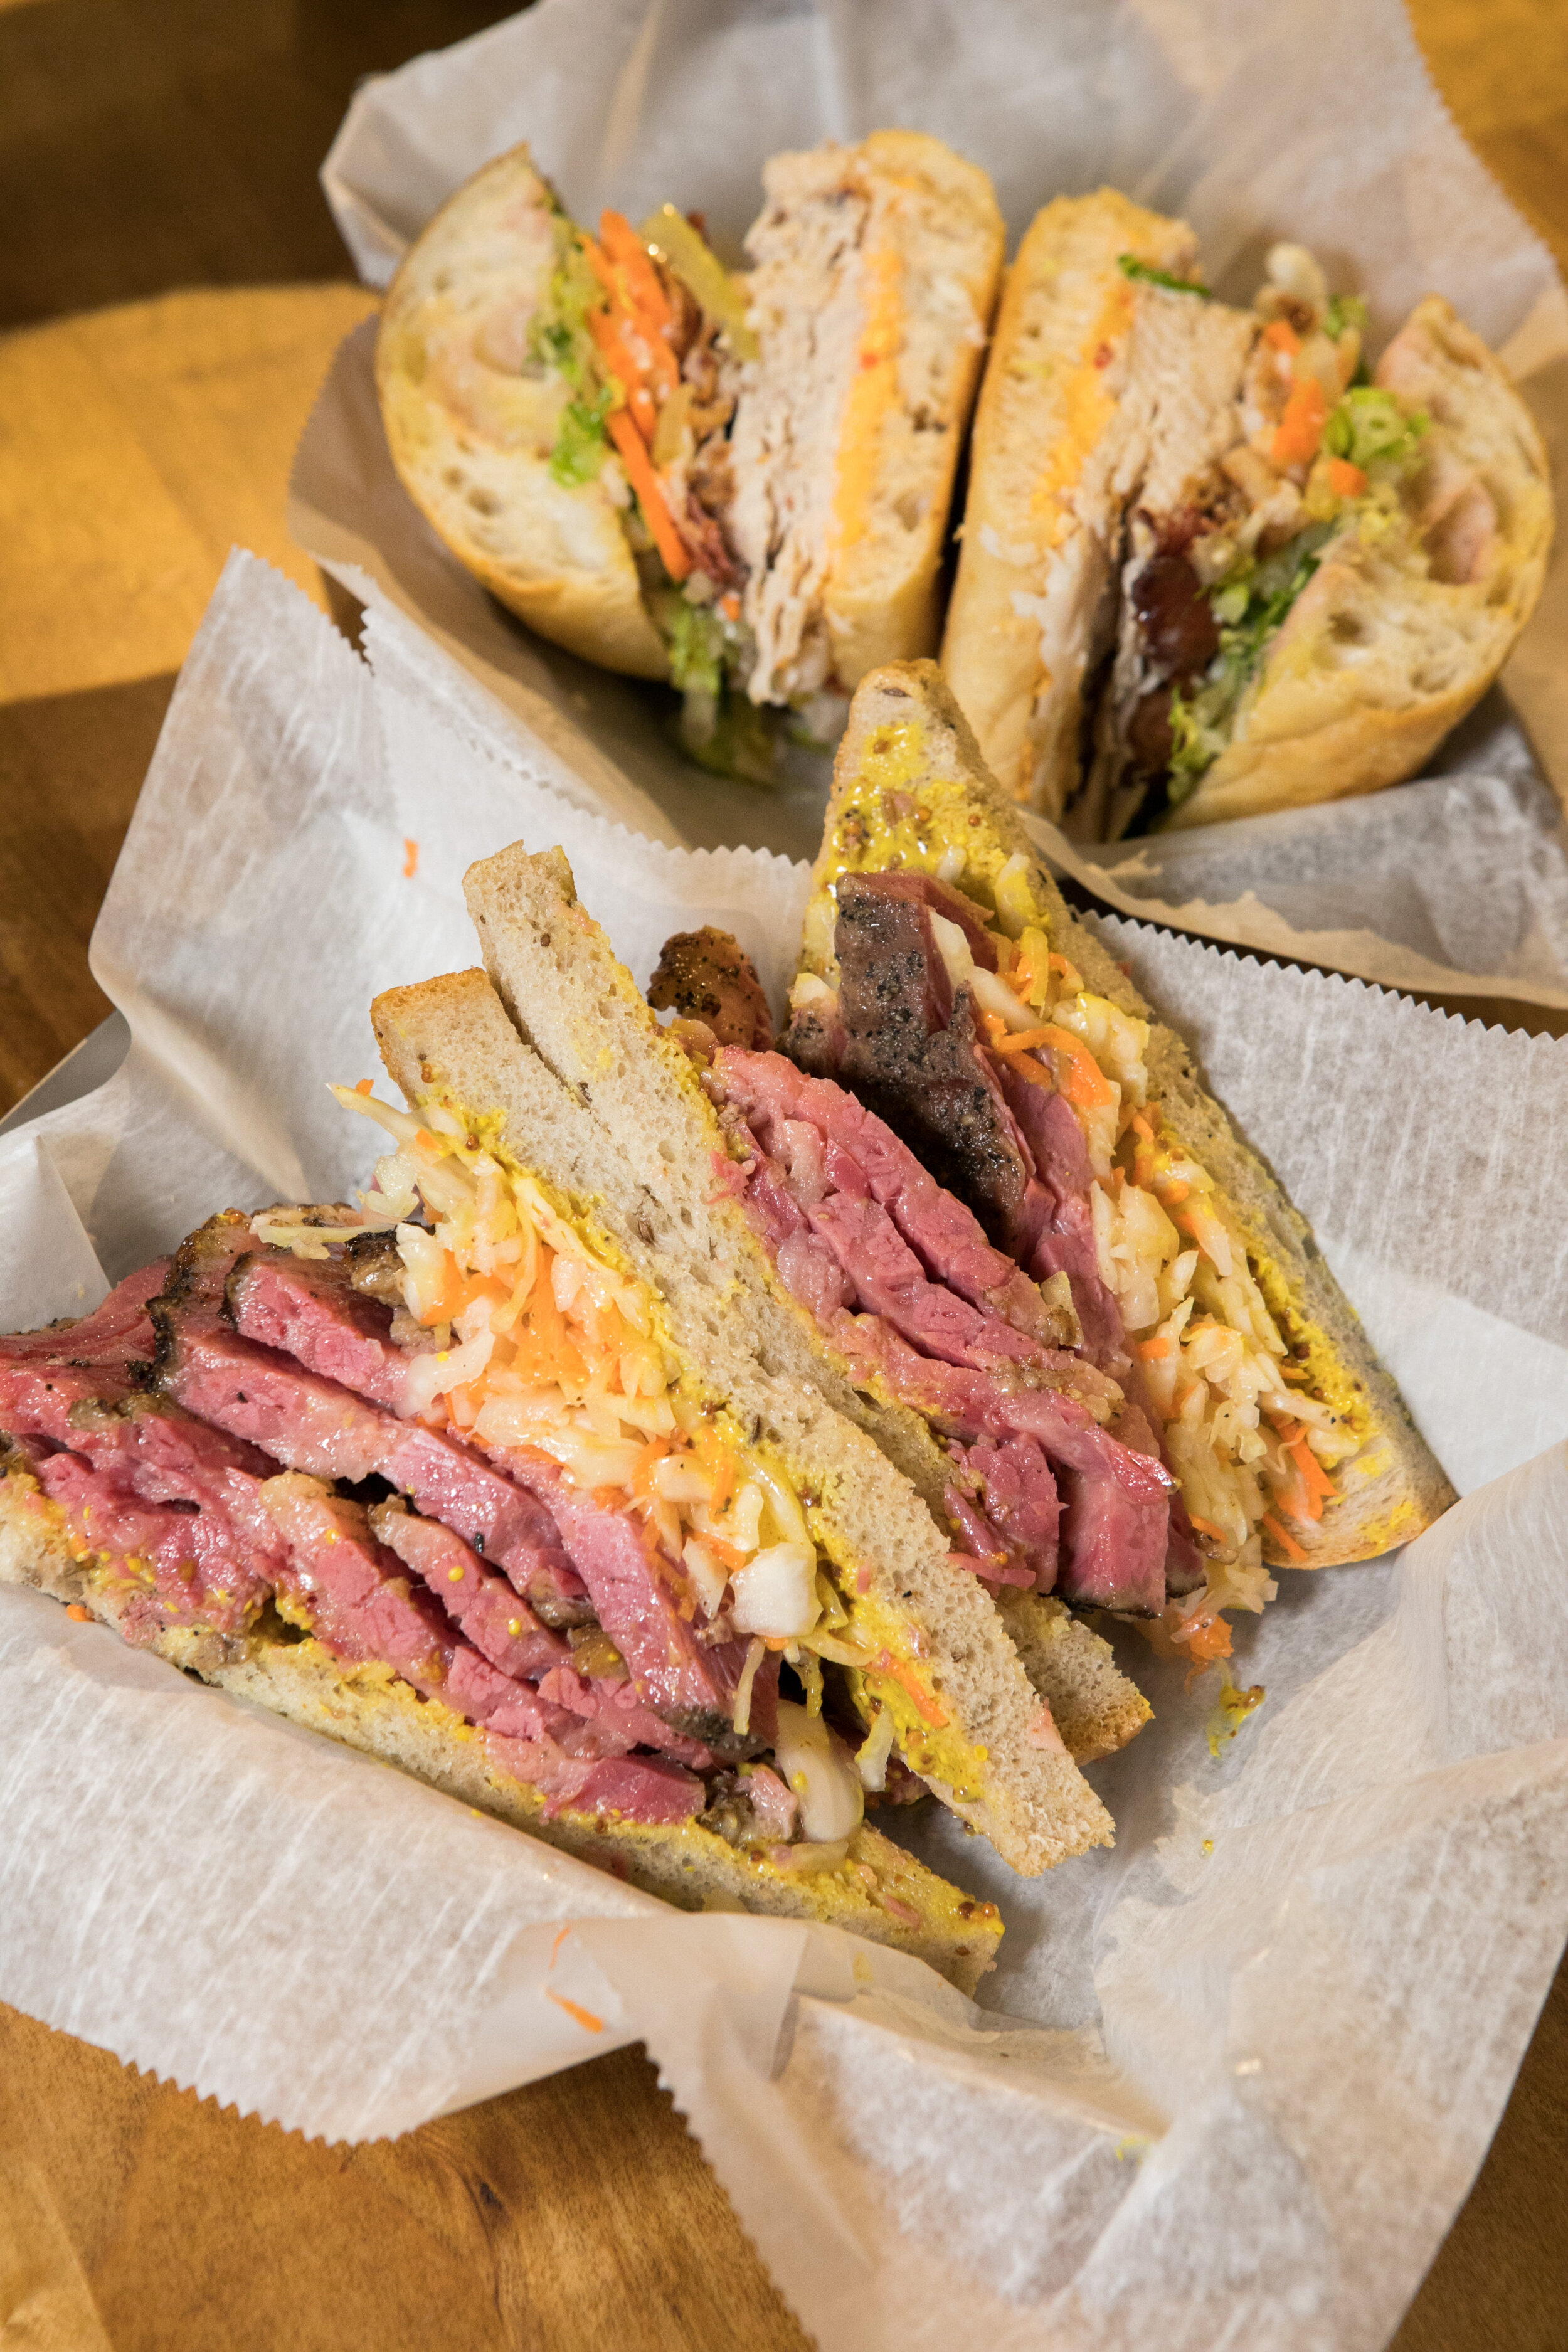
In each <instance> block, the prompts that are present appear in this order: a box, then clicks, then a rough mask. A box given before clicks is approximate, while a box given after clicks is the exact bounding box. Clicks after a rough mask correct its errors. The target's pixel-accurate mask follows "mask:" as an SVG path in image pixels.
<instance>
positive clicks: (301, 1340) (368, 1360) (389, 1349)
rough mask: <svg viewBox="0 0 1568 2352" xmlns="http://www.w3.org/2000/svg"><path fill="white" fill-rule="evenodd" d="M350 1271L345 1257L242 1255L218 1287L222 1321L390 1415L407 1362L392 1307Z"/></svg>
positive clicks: (267, 1251)
mask: <svg viewBox="0 0 1568 2352" xmlns="http://www.w3.org/2000/svg"><path fill="white" fill-rule="evenodd" d="M353 1274H354V1268H353V1264H352V1263H351V1261H350V1260H349V1259H347V1258H346V1257H338V1258H326V1259H315V1258H309V1259H307V1258H299V1257H295V1256H294V1255H292V1254H291V1253H290V1252H289V1251H288V1250H282V1249H258V1250H248V1251H247V1252H246V1254H245V1255H244V1256H242V1257H240V1258H237V1260H236V1262H235V1265H234V1269H233V1271H232V1273H231V1274H230V1275H229V1276H228V1278H227V1281H226V1285H225V1290H224V1296H225V1302H226V1307H227V1309H228V1315H229V1319H230V1320H231V1322H232V1323H233V1325H234V1328H235V1329H236V1330H237V1331H238V1332H240V1333H241V1334H242V1335H243V1336H244V1337H245V1338H246V1339H255V1340H258V1341H259V1343H260V1344H261V1346H263V1347H264V1348H276V1349H279V1350H280V1351H281V1352H282V1353H283V1354H284V1355H288V1356H294V1357H297V1358H298V1360H299V1361H300V1363H301V1364H304V1365H306V1366H308V1367H309V1369H310V1370H311V1371H313V1372H320V1373H321V1377H322V1378H323V1379H324V1380H329V1381H338V1382H339V1383H340V1384H341V1386H342V1387H343V1388H345V1389H353V1390H354V1391H356V1392H357V1393H358V1394H359V1395H360V1396H363V1397H369V1398H370V1400H371V1402H373V1403H374V1404H384V1405H386V1406H388V1407H390V1409H391V1410H392V1411H393V1412H397V1411H398V1409H399V1407H400V1406H401V1404H402V1402H403V1393H404V1389H405V1384H406V1381H407V1378H408V1368H409V1364H410V1362H411V1360H412V1359H411V1358H410V1357H409V1356H408V1355H407V1354H406V1353H405V1350H404V1349H401V1348H399V1347H398V1346H397V1345H396V1344H395V1341H394V1340H393V1338H392V1318H393V1309H392V1308H391V1307H386V1306H384V1305H383V1303H382V1301H381V1300H380V1299H379V1298H374V1297H368V1296H367V1295H366V1294H365V1292H364V1291H363V1289H362V1288H361V1287H360V1286H358V1284H356V1283H355V1281H354V1279H353Z"/></svg>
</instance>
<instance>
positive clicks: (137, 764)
mask: <svg viewBox="0 0 1568 2352" xmlns="http://www.w3.org/2000/svg"><path fill="white" fill-rule="evenodd" d="M501 13H504V12H503V11H501V10H499V9H490V8H487V7H483V6H471V5H468V6H465V5H457V0H303V4H302V0H250V5H248V6H247V7H246V8H245V9H237V8H227V7H226V8H209V9H202V8H194V7H192V6H191V5H189V0H24V5H12V0H0V208H3V210H4V215H5V219H6V222H7V233H6V235H5V237H4V238H0V329H9V330H11V332H9V333H8V334H6V335H5V336H4V337H3V338H0V526H3V527H0V614H3V615H4V627H3V628H0V807H3V808H4V811H5V820H6V821H5V824H4V825H3V826H0V1108H5V1104H6V1103H8V1102H10V1101H11V1100H14V1099H15V1098H16V1097H17V1096H19V1095H20V1094H22V1093H24V1092H25V1091H26V1088H27V1087H29V1086H31V1085H32V1084H33V1083H35V1082H36V1080H37V1079H38V1078H39V1077H41V1076H43V1075H44V1073H45V1072H46V1071H47V1069H48V1068H49V1067H50V1066H52V1064H53V1063H54V1062H55V1061H57V1060H58V1058H59V1056H60V1055H61V1054H63V1053H64V1052H66V1051H67V1050H68V1048H69V1047H70V1046H71V1045H74V1044H75V1043H76V1042H77V1041H78V1040H79V1038H80V1037H81V1036H83V1035H85V1034H86V1033H87V1032H88V1030H89V1029H90V1028H91V1027H92V1026H93V1025H94V1024H96V1023H97V1022H98V1021H99V1020H100V1019H101V1018H102V1016H103V1014H104V1013H105V1012H106V1011H107V1010H108V1007H107V1004H106V1003H105V1001H104V1000H103V998H102V997H101V995H100V993H99V992H98V990H97V989H96V987H95V986H94V984H93V982H92V981H91V978H90V975H89V972H88V970H87V954H86V950H87V941H88V938H89V933H90V930H91V927H92V922H93V919H94V917H95V915H96V912H97V908H98V905H99V902H100V898H101V896H102V893H103V889H104V887H105V884H106V883H107V880H108V877H109V874H110V869H111V867H112V865H113V862H114V858H115V856H116V854H117V852H118V848H119V845H120V841H121V836H122V835H123V832H124V828H125V825H126V824H127V823H128V821H129V818H130V815H131V812H132V807H133V805H134V803H135V796H136V792H137V788H138V786H139V784H140V782H141V779H142V773H143V772H144V770H145V767H146V764H147V761H148V758H149V756H150V754H151V751H152V748H153V742H154V740H155V738H156V734H157V730H158V727H159V725H160V723H161V721H162V718H163V710H164V708H165V706H166V704H167V700H168V696H169V693H170V691H171V688H172V685H173V675H174V670H175V668H176V667H177V666H178V663H179V661H180V659H181V657H182V656H183V654H184V648H185V646H186V644H187V643H188V641H189V637H190V634H191V632H192V630H193V628H194V627H195V623H196V620H197V619H198V617H199V615H200V613H201V610H202V608H203V606H204V605H205V601H206V598H207V595H208V593H210V590H211V587H212V584H213V582H214V581H215V580H216V574H217V571H218V569H219V567H220V565H221V563H222V561H223V558H224V555H225V553H226V550H227V548H228V546H229V544H230V543H231V541H243V542H244V543H245V544H247V545H248V546H251V547H254V548H256V549H258V551H260V552H261V553H263V554H265V555H267V556H268V557H269V558H270V560H272V561H273V562H277V563H279V565H281V566H282V568H284V569H285V570H288V571H289V572H292V574H293V575H294V576H295V577H296V578H297V579H299V580H300V582H301V584H302V585H305V586H306V587H307V588H309V589H310V590H311V591H312V592H313V593H320V583H319V582H317V581H316V580H315V579H314V576H313V574H312V573H311V572H310V568H309V567H308V566H307V565H306V564H305V562H304V561H303V559H302V558H301V557H300V555H299V553H298V551H295V550H292V549H291V548H289V546H288V544H287V542H286V541H285V539H284V537H283V527H282V491H283V483H284V479H285V477H286V474H287V469H288V464H289V456H290V454H291V451H292V448H293V445H294V441H295V439H296V437H297V436H298V433H299V431H300V427H301V425H303V422H304V419H305V416H306V415H307V414H308V412H309V408H310V402H311V400H312V399H313V397H314V394H315V392H316V389H317V387H318V385H319V383H320V380H321V374H322V373H323V371H324V368H325V364H326V361H327V358H328V356H329V354H330V352H331V348H332V345H333V344H334V343H335V341H336V340H337V338H338V336H339V335H340V334H341V333H342V331H344V329H345V328H346V327H347V326H348V325H350V324H352V323H353V321H354V320H357V319H358V318H359V317H360V316H362V315H363V310H364V308H365V304H366V299H367V298H366V297H365V296H364V295H363V293H362V292H361V291H359V290H358V289H355V288H353V287H352V286H349V285H347V284H344V283H342V282H341V281H342V278H343V277H344V269H343V262H342V253H341V249H340V248H339V247H338V245H337V241H336V238H335V234H334V232H333V230H332V228H331V222H330V219H329V218H328V216H327V214H326V210H325V207H324V205H322V203H321V196H320V194H319V191H318V189H317V187H316V184H315V178H314V174H315V169H316V165H317V163H318V162H319V160H320V157H321V153H322V152H324V150H325V147H326V144H327V142H328V140H329V139H330V137H331V132H332V131H333V130H334V129H335V127H336V124H337V122H338V121H339V119H340V117H341V115H342V110H343V107H344V105H345V104H346V102H347V100H348V96H349V94H350V91H351V89H352V87H353V82H354V80H355V79H357V77H358V76H359V75H360V74H362V73H363V72H365V71H368V70H373V69H375V68H383V67H386V66H390V65H392V64H395V63H397V62H398V61H400V60H401V58H404V57H406V56H409V55H412V54H414V53H415V52H416V51H417V50H418V49H420V48H424V47H436V46H440V45H442V44H444V43H446V42H447V41H450V40H455V39H458V38H460V37H462V36H463V35H464V34H465V33H467V32H468V31H471V30H473V29H475V28H477V26H479V25H481V24H483V23H486V22H489V21H491V20H492V18H493V17H494V16H497V15H500V14H501ZM1413 13H1414V16H1415V23H1416V28H1417V32H1418V34H1419V37H1420V38H1421V40H1422V42H1423V45H1424V47H1425V48H1426V55H1427V57H1428V59H1429V61H1430V62H1431V64H1432V66H1433V68H1434V71H1435V73H1436V77H1437V79H1438V81H1439V83H1440V86H1441V87H1442V89H1443V91H1444V94H1445V96H1446V98H1447V101H1448V103H1449V105H1450V107H1451V108H1452V110H1453V111H1454V113H1455V115H1456V117H1457V119H1458V121H1459V124H1460V126H1461V128H1462V129H1463V130H1465V131H1466V132H1467V133H1468V136H1469V137H1470V139H1471V141H1472V142H1473V143H1474V144H1475V146H1476V147H1477V149H1478V150H1479V152H1480V154H1481V155H1482V157H1483V159H1484V160H1485V161H1486V162H1487V163H1488V164H1489V166H1490V168H1491V170H1492V171H1493V172H1494V173H1495V174H1496V175H1497V177H1498V178H1499V179H1500V181H1501V182H1502V184H1504V185H1505V187H1507V188H1508V190H1509V192H1510V194H1512V195H1513V197H1514V199H1515V201H1516V202H1518V203H1519V204H1520V205H1521V207H1522V209H1524V211H1525V212H1526V213H1527V214H1528V215H1530V217H1531V219H1532V220H1533V221H1534V223H1535V225H1536V226H1537V227H1538V228H1539V229H1540V230H1541V232H1542V234H1543V235H1544V236H1546V237H1547V238H1548V240H1549V241H1550V242H1551V243H1552V246H1553V247H1554V249H1555V251H1556V253H1557V255H1558V257H1559V259H1560V261H1563V262H1564V264H1565V265H1568V169H1565V163H1568V9H1565V8H1564V7H1563V5H1562V0H1418V5H1416V6H1415V9H1414V12H1413ZM276 281H283V282H282V283H278V282H276ZM300 281H305V282H300ZM333 281H338V282H333ZM190 289H198V290H195V291H191V290H190ZM104 304H111V305H114V306H115V307H114V308H112V309H108V310H101V309H100V310H93V307H92V306H96V305H104ZM88 310H91V311H92V315H89V316H85V317H84V316H79V315H76V314H79V313H81V312H83V311H88ZM1497 1010H1498V1011H1499V1012H1500V1013H1502V1015H1503V1017H1505V1018H1510V1017H1511V1018H1513V1019H1519V1018H1521V1015H1520V1014H1519V1013H1517V1012H1513V1013H1510V1009H1509V1008H1497ZM1522 1017H1523V1018H1524V1019H1526V1020H1528V1019H1529V1018H1530V1017H1531V1016H1529V1015H1528V1014H1525V1015H1523V1016H1522ZM1553 1025H1555V1024H1553ZM0 1930H3V1923H0ZM1456 2031H1460V2032H1462V2031H1463V2021H1462V2020H1456ZM1565 2151H1568V1968H1565V1969H1564V1970H1563V1972H1562V1973H1560V1975H1559V1977H1558V1980H1557V1983H1556V1985H1555V1987H1554V1989H1553V1990H1552V1995H1551V1997H1550V1999H1549V2000H1548V2002H1547V2005H1546V2008H1545V2011H1543V2014H1542V2020H1541V2022H1540V2025H1539V2027H1538V2029H1537V2032H1536V2035H1535V2040H1534V2042H1533V2044H1532V2046H1531V2052H1530V2053H1529V2056H1528V2057H1527V2059H1526V2062H1525V2065H1524V2069H1523V2071H1522V2073H1521V2076H1520V2080H1519V2083H1518V2084H1517V2086H1516V2088H1515V2091H1514V2095H1513V2097H1512V2100H1511V2102H1510V2106H1509V2109H1508V2112H1507V2114H1506V2116H1504V2119H1503V2122H1502V2125H1501V2126H1500V2130H1499V2133H1498V2136H1497V2138H1496V2141H1495V2142H1494V2144H1493V2147H1492V2149H1491V2152H1490V2154H1489V2158H1488V2159H1487V2162H1486V2164H1485V2166H1484V2168H1482V2171H1481V2173H1480V2175H1479V2179H1478V2181H1477V2183H1476V2186H1475V2189H1474V2190H1473V2192H1472V2194H1471V2196H1470V2198H1469V2200H1468V2203H1467V2204H1466V2206H1465V2208H1464V2210H1462V2212H1461V2213H1460V2215H1459V2217H1458V2221H1457V2222H1456V2224H1455V2227H1454V2229H1453V2231H1451V2232H1450V2234H1449V2237H1448V2239H1447V2242H1446V2244H1445V2245H1444V2247H1443V2249H1442V2251H1441V2252H1440V2253H1439V2255H1438V2258H1437V2261H1436V2264H1435V2266H1434V2268H1433V2270H1432V2272H1431V2273H1430V2275H1429V2277H1428V2278H1427V2280H1426V2284H1425V2286H1424V2287H1423V2289H1422V2291H1421V2293H1420V2294H1419V2295H1418V2297H1417V2298H1416V2301H1415V2305H1414V2306H1413V2308H1412V2310H1411V2312H1410V2313H1409V2315H1408V2316H1407V2317H1406V2320H1405V2324H1404V2326H1403V2327H1402V2328H1401V2330H1400V2332H1399V2335H1398V2336H1397V2338H1396V2339H1395V2352H1493V2347H1509V2352H1564V2347H1568V2245H1565V2244H1564V2242H1563V2241H1564V2233H1563V2228H1562V2216H1563V2210H1564V2207H1565V2201H1568V2154H1565ZM433 2342H434V2343H439V2344H440V2345H442V2346H444V2347H453V2352H490V2347H496V2352H502V2347H505V2352H512V2347H519V2352H521V2347H528V2352H535V2347H538V2348H539V2352H600V2347H603V2348H604V2352H728V2347H732V2346H736V2345H743V2346H745V2347H747V2352H801V2347H802V2346H803V2345H804V2343H805V2338H804V2337H803V2336H802V2335H801V2332H800V2330H799V2328H798V2326H796V2324H795V2320H794V2319H793V2317H792V2316H791V2315H790V2314H789V2313H788V2311H787V2310H786V2309H785V2308H784V2305H783V2303H782V2302H781V2300H780V2298H779V2297H778V2295H777V2294H775V2293H774V2291H773V2288H772V2286H771V2284H770V2283H769V2281H768V2279H767V2277H766V2275H765V2273H763V2269H762V2266H761V2263H759V2261H758V2259H757V2257H756V2255H755V2254H754V2253H753V2252H752V2249H751V2247H750V2245H749V2244H748V2242H747V2241H746V2240H745V2238H744V2237H743V2235H742V2232H741V2231H740V2229H739V2227H738V2225H737V2223H736V2222H735V2220H734V2217H733V2215H732V2214H731V2210H730V2208H729V2206H728V2203H727V2202H726V2200H725V2199H724V2197H723V2194H722V2192H721V2190H720V2189H719V2188H718V2186H717V2184H716V2182H715V2180H714V2179H713V2176H712V2174H711V2172H710V2169H709V2168H708V2166H707V2165H706V2163H705V2161H704V2160H703V2158H702V2157H701V2155H700V2151H699V2150H698V2149H697V2147H696V2146H695V2144H694V2143H693V2142H692V2140H691V2139H690V2137H689V2136H688V2135H687V2133H686V2132H685V2130H684V2129H683V2127H682V2126H681V2124H680V2122H679V2118H678V2117H677V2116H675V2114H674V2113H673V2111H672V2109H671V2107H670V2105H669V2103H668V2099H667V2098H666V2097H665V2096H664V2095H663V2094H662V2093H661V2092H660V2091H659V2089H658V2084H657V2083H656V2080H655V2077H654V2074H653V2070H652V2069H651V2067H650V2066H649V2065H648V2064H647V2062H646V2060H645V2059H643V2058H642V2057H641V2056H640V2055H639V2054H637V2053H634V2052H622V2053H619V2054H617V2055H616V2056H613V2057H609V2058H605V2059H600V2060H597V2061H595V2062H594V2063H591V2064H588V2065H584V2066H582V2067H578V2068H577V2069H575V2070H574V2071H573V2072H572V2073H570V2074H562V2075H557V2076H555V2077H553V2078H552V2080H550V2081H548V2082H545V2083H540V2084H534V2085H532V2086H531V2087H530V2088H528V2089H526V2090H522V2091H517V2092H513V2093H511V2094H510V2095H508V2096H506V2097H504V2098H500V2099H495V2100H491V2101H489V2102H488V2103H487V2104H486V2105H483V2106H479V2107H475V2108H472V2109H470V2110H468V2112H467V2113H465V2114H463V2115H460V2116H453V2117H449V2118H447V2119H446V2120H445V2121H443V2122H441V2123H438V2124H434V2125H430V2126H426V2128H425V2129H423V2130H421V2131H418V2132H415V2133H412V2134H410V2135H409V2136H408V2137H406V2138H405V2139H403V2140H399V2141H396V2142H394V2143H390V2144H380V2145H376V2146H374V2147H362V2148H356V2149H353V2150H348V2149H341V2148H339V2149H324V2148H321V2147H312V2146H307V2145H306V2144H305V2143H303V2142H302V2141H300V2139H298V2138H297V2137H291V2136H289V2135H286V2134H284V2133H282V2132H280V2131H279V2130H277V2129H276V2128H275V2127H272V2126H262V2125H259V2124H257V2123H255V2122H254V2121H246V2120H243V2119H241V2118H239V2117H237V2116H234V2115H233V2114H232V2113H222V2114H220V2113H218V2112H217V2111H216V2110H215V2109H214V2108H213V2106H212V2105H210V2103H207V2104H203V2103H201V2102H198V2101H197V2100H196V2099H195V2097H194V2096H192V2095H188V2094H185V2093H182V2092H178V2091H174V2090H171V2089H169V2088H167V2087H165V2086H163V2085H161V2084H157V2083H155V2082H153V2081H152V2080H150V2079H149V2078H147V2077H144V2076H142V2075H139V2074H135V2073H133V2072H132V2071H131V2070H129V2069H127V2068H125V2067H122V2066H121V2065H120V2064H118V2063H117V2062H116V2061H115V2060H114V2059H112V2058H110V2057H109V2056H107V2055H106V2054H105V2053H102V2052H100V2051H98V2050H94V2049H91V2048H89V2047H88V2046H87V2045H85V2044H83V2043H80V2042H72V2041H70V2040H68V2038H67V2037H65V2036H63V2035H59V2034H56V2033H52V2032H48V2031H47V2029H46V2028H44V2027H42V2026H40V2025H38V2024H37V2023H35V2022H34V2021H32V2020H30V2019H27V2018H24V2017H21V2016H18V2015H17V2014H16V2012H14V2011H7V2010H5V2009H4V2008H0V2347H4V2352H12V2347H16V2352H20V2348H21V2347H28V2352H101V2347H113V2352H143V2347H145V2352H206V2347H224V2352H274V2347H276V2352H296V2347H298V2348H299V2352H318V2347H319V2352H414V2347H421V2352H423V2347H426V2346H428V2345H430V2344H431V2343H433ZM955 2352H957V2347H955ZM964 2352H967V2347H965V2348H964Z"/></svg>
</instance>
